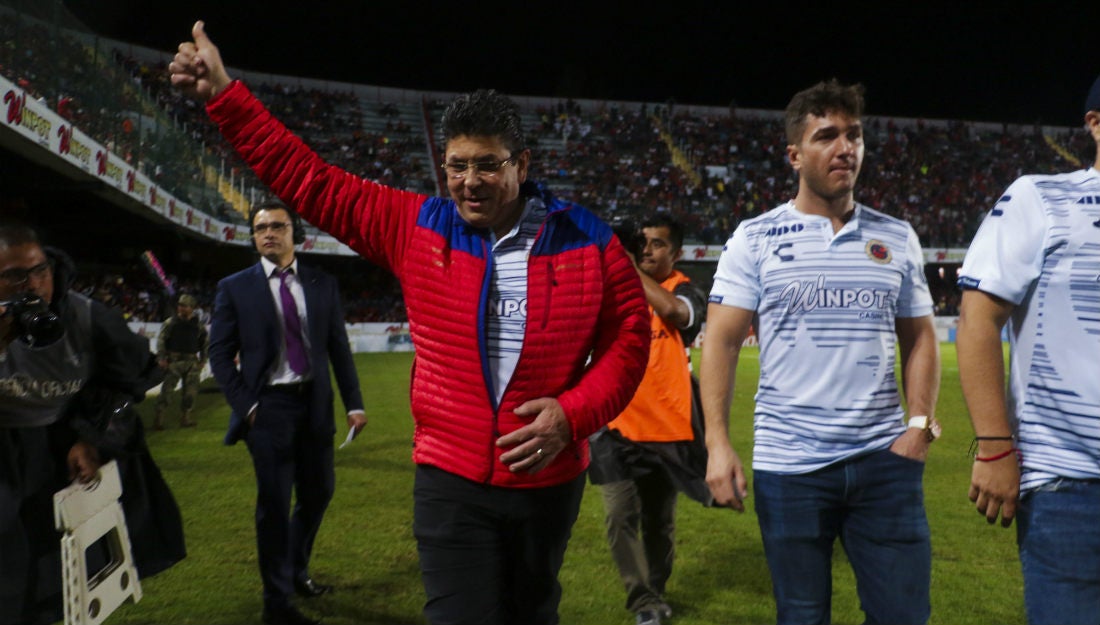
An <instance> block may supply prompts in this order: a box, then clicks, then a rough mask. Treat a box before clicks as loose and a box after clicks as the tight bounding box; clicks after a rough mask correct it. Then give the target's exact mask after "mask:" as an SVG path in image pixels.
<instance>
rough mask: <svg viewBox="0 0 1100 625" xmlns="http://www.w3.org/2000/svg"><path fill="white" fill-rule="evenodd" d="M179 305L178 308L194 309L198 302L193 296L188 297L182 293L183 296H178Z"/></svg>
mask: <svg viewBox="0 0 1100 625" xmlns="http://www.w3.org/2000/svg"><path fill="white" fill-rule="evenodd" d="M179 305H180V306H190V307H191V308H194V307H195V306H198V305H199V301H198V300H197V299H195V296H194V295H188V294H186V293H184V294H183V295H180V304H179Z"/></svg>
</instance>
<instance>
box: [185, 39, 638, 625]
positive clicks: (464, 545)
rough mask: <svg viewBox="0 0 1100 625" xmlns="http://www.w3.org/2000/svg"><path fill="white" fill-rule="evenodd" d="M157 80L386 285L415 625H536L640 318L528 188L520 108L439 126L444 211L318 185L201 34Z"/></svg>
mask: <svg viewBox="0 0 1100 625" xmlns="http://www.w3.org/2000/svg"><path fill="white" fill-rule="evenodd" d="M192 36H193V39H194V40H193V41H192V42H185V43H183V44H181V45H180V48H179V52H178V53H177V54H176V56H175V59H174V60H173V62H172V63H171V64H170V66H169V69H170V71H171V74H172V77H171V79H172V83H173V85H175V86H176V87H178V88H180V89H181V90H183V91H184V92H186V93H187V94H188V95H190V96H192V97H195V98H196V99H198V100H200V101H204V102H206V107H207V112H208V114H209V115H210V117H211V119H213V120H214V121H215V122H216V123H217V124H218V126H219V128H220V129H221V132H222V134H223V135H224V136H225V137H226V139H227V140H228V141H229V142H230V143H231V144H232V145H233V146H234V147H235V148H236V149H237V151H238V152H239V153H240V155H241V156H242V157H243V158H244V159H245V161H246V162H247V163H248V164H249V165H250V166H251V167H252V169H253V170H254V171H255V172H256V173H257V175H258V176H259V177H260V178H261V179H262V180H263V181H264V183H265V184H267V185H269V186H270V187H271V189H272V190H273V191H274V192H275V193H276V194H277V195H278V196H279V197H280V198H281V199H282V200H283V201H285V202H287V203H288V204H289V205H291V206H292V207H293V208H294V209H295V210H296V211H297V212H298V213H299V214H301V216H302V217H303V218H305V219H306V220H307V221H309V222H310V223H312V224H314V225H315V226H317V227H319V228H321V229H322V230H325V231H326V232H329V233H331V234H332V235H333V236H335V237H336V238H338V239H340V240H341V241H343V242H344V243H345V244H347V245H348V246H349V247H350V248H351V249H353V250H355V251H356V252H358V253H359V254H360V255H362V256H363V257H364V258H365V259H367V260H369V261H371V262H373V263H377V264H379V265H381V266H383V267H386V268H388V269H389V270H390V271H392V272H393V273H394V274H395V275H396V276H397V277H398V279H399V280H400V282H401V286H402V292H403V294H404V297H405V305H406V308H407V311H408V317H409V326H410V330H411V333H412V337H413V344H414V347H415V350H416V357H415V362H414V368H413V375H412V391H411V392H412V413H413V418H414V420H415V423H416V431H415V434H414V449H413V460H414V461H415V462H416V464H417V470H416V483H415V487H414V520H413V527H414V533H415V535H416V538H417V544H418V550H419V554H420V566H421V573H422V577H423V580H424V587H425V590H426V593H427V602H426V604H425V608H424V613H425V616H426V617H427V619H428V621H429V622H431V623H469V624H475V623H476V624H477V625H492V624H496V625H512V624H515V623H524V624H525V625H554V624H556V623H558V615H557V607H558V602H559V600H560V598H561V586H560V585H559V583H558V581H557V574H558V570H559V569H560V567H561V564H562V560H563V558H564V554H565V548H566V544H567V542H568V539H569V534H570V531H571V528H572V525H573V522H574V521H575V520H576V517H577V512H578V510H579V506H580V501H581V495H582V494H583V490H584V480H585V478H584V472H585V469H586V468H587V465H588V449H587V442H586V439H587V437H588V436H589V435H591V434H593V433H594V432H596V431H597V430H599V429H600V428H601V427H602V426H603V425H604V424H606V423H607V422H608V421H610V420H611V419H613V418H614V417H615V416H616V415H618V414H619V412H621V411H622V409H623V408H624V407H626V405H627V403H629V401H630V399H631V397H632V396H633V394H634V391H635V389H636V388H637V386H638V383H639V382H640V380H641V378H642V376H643V375H644V373H645V369H646V364H647V361H648V350H649V340H650V339H649V311H648V308H647V305H646V301H645V296H644V292H643V290H642V286H641V282H640V280H639V278H638V275H637V272H636V271H635V270H634V266H633V263H632V262H631V261H630V259H629V258H628V256H627V254H626V253H625V252H624V250H623V247H622V244H621V243H620V241H619V240H618V239H617V238H616V237H615V236H614V235H613V233H612V231H611V228H610V227H609V226H607V225H606V224H604V223H603V222H602V221H600V219H599V218H597V217H596V216H595V215H593V214H592V213H591V212H589V211H588V210H586V209H584V208H582V207H580V206H576V205H573V204H569V203H565V202H563V201H561V200H558V199H555V198H554V197H552V196H551V195H550V194H549V193H548V192H547V191H546V190H545V189H544V188H543V187H541V186H540V185H537V184H535V183H533V182H530V181H528V180H527V173H528V166H529V164H530V160H531V152H530V150H529V149H527V147H526V145H525V141H524V136H523V130H522V127H521V123H520V115H519V108H518V107H517V106H516V104H515V103H514V102H512V101H511V100H510V99H509V98H507V97H505V96H503V95H501V94H498V93H496V92H494V91H485V90H482V91H477V92H475V93H471V94H467V95H463V96H459V97H457V98H455V100H454V101H453V102H452V103H451V104H450V105H449V106H448V108H447V110H446V112H445V113H444V116H443V123H442V132H443V146H442V148H443V151H444V162H443V163H442V168H443V171H444V174H445V176H446V180H447V187H448V190H449V191H450V196H451V197H450V198H449V199H445V198H438V197H430V196H426V195H421V194H417V193H411V192H407V191H401V190H397V189H392V188H389V187H386V186H383V185H379V184H376V183H373V182H371V181H369V180H364V179H362V178H358V177H356V176H354V175H352V174H350V173H348V172H346V171H343V170H341V169H338V168H336V167H333V166H331V165H328V164H327V163H325V162H324V161H322V159H321V158H320V157H319V156H317V154H315V153H314V152H313V151H312V150H311V149H310V148H309V147H307V146H306V145H305V144H304V143H303V142H302V141H301V140H300V139H298V138H297V137H295V136H294V135H293V134H291V133H290V131H288V130H287V129H286V127H285V126H283V124H282V123H280V122H279V121H278V120H276V119H275V118H274V117H273V116H272V115H271V113H270V112H268V111H267V110H266V109H265V108H264V106H263V105H262V104H261V103H260V102H259V101H258V100H257V99H256V98H255V97H254V96H253V95H252V94H251V93H250V92H249V90H248V88H247V87H245V85H244V84H243V83H241V82H239V81H234V80H232V79H231V78H230V77H229V75H228V73H227V71H226V68H225V66H224V65H223V63H222V60H221V57H220V54H219V52H218V49H217V48H216V47H215V46H214V44H213V43H212V42H211V41H210V39H209V38H208V37H207V36H206V34H205V31H204V29H203V24H202V22H199V23H197V24H196V25H195V27H194V29H193V30H192Z"/></svg>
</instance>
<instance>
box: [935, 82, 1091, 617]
mask: <svg viewBox="0 0 1100 625" xmlns="http://www.w3.org/2000/svg"><path fill="white" fill-rule="evenodd" d="M1085 127H1086V129H1087V130H1088V132H1089V133H1090V134H1091V135H1092V138H1093V140H1094V141H1095V142H1096V143H1097V145H1098V146H1100V78H1098V79H1097V80H1096V82H1095V83H1093V85H1092V89H1091V91H1090V92H1089V95H1088V98H1087V99H1086V101H1085ZM1097 170H1100V155H1098V156H1097V157H1096V159H1095V161H1094V163H1093V166H1092V167H1091V168H1089V169H1083V170H1080V171H1076V172H1073V173H1068V174H1059V175H1054V176H1023V177H1021V178H1019V179H1017V180H1016V181H1015V182H1013V183H1012V185H1011V186H1009V187H1008V190H1007V191H1005V193H1004V195H1002V196H1001V198H1000V199H999V200H997V203H996V204H994V206H993V209H992V210H991V211H990V212H989V214H988V215H987V216H986V217H985V220H984V221H983V222H982V225H981V228H979V229H978V233H977V235H975V237H974V241H973V242H972V243H971V244H970V249H969V250H968V251H967V254H966V259H965V261H964V262H963V266H962V272H961V275H960V277H959V286H960V287H962V288H963V289H964V290H963V296H962V309H961V313H960V317H959V328H958V336H957V341H958V354H959V378H960V381H961V382H962V389H963V395H964V396H965V398H966V404H967V408H968V409H969V411H970V420H971V422H972V423H973V425H974V433H975V435H976V437H977V440H976V448H975V457H974V467H973V469H972V472H971V477H970V500H971V501H973V502H974V503H975V504H976V506H977V509H978V512H979V513H980V514H982V515H984V516H985V518H986V520H988V521H989V523H991V524H992V523H995V522H996V521H997V517H998V516H1000V519H1001V525H1002V526H1004V527H1009V526H1010V525H1011V524H1012V520H1013V519H1017V521H1018V522H1017V524H1016V534H1017V543H1018V545H1019V549H1020V562H1021V564H1022V566H1023V575H1024V603H1025V605H1026V607H1027V621H1028V623H1030V624H1031V625H1040V624H1043V623H1057V624H1059V625H1073V624H1074V623H1096V622H1097V620H1098V619H1100V172H1098V171H1097ZM1006 324H1007V325H1008V340H1009V344H1010V346H1011V357H1010V360H1011V364H1010V367H1009V372H1010V373H1009V383H1008V389H1007V396H1006V390H1005V369H1004V353H1003V351H1002V346H1001V330H1002V328H1004V326H1005V325H1006Z"/></svg>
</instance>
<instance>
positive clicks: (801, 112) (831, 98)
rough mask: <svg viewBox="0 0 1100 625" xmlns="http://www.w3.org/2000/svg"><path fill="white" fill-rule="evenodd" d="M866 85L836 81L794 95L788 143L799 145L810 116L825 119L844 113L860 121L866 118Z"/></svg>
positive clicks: (788, 119) (790, 113) (829, 81)
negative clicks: (831, 114)
mask: <svg viewBox="0 0 1100 625" xmlns="http://www.w3.org/2000/svg"><path fill="white" fill-rule="evenodd" d="M864 91H865V90H864V88H863V85H861V84H859V83H856V84H854V85H842V84H840V82H839V81H837V79H836V78H830V79H829V80H824V81H821V82H819V83H817V84H816V85H814V86H812V87H810V88H808V89H803V90H802V91H799V92H798V93H796V94H794V97H793V98H791V101H790V103H789V104H787V110H786V117H787V143H788V144H789V145H797V144H798V143H799V142H800V141H802V134H803V133H805V132H806V116H807V115H813V116H815V117H825V116H826V115H828V114H829V113H842V114H844V115H848V116H849V117H854V118H856V119H859V118H861V117H863V94H864Z"/></svg>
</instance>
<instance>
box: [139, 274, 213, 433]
mask: <svg viewBox="0 0 1100 625" xmlns="http://www.w3.org/2000/svg"><path fill="white" fill-rule="evenodd" d="M198 303H199V302H198V300H197V299H195V296H194V295H190V294H187V293H184V294H183V295H180V297H179V302H178V303H177V304H176V314H174V315H172V316H171V317H169V318H168V319H166V320H165V321H164V324H163V325H161V327H160V332H159V333H158V334H157V361H158V362H159V363H160V368H161V369H164V371H165V375H164V383H163V384H161V387H160V395H158V396H157V401H156V403H155V408H156V413H155V416H154V417H153V429H154V430H163V429H164V411H165V410H166V409H167V408H168V406H169V405H170V404H171V403H173V402H172V400H173V399H174V398H175V396H176V385H177V384H181V383H182V388H180V427H185V428H193V427H195V426H196V425H198V424H197V423H196V422H195V420H194V419H192V418H191V408H192V407H193V406H194V405H195V397H196V396H197V395H198V393H199V374H200V373H202V368H203V367H204V366H206V355H207V350H208V349H209V347H210V341H209V338H208V336H207V333H206V326H205V325H203V323H202V320H200V319H199V318H198V317H197V316H196V315H195V307H196V306H198Z"/></svg>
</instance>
